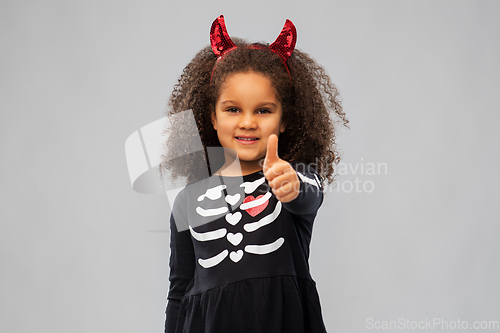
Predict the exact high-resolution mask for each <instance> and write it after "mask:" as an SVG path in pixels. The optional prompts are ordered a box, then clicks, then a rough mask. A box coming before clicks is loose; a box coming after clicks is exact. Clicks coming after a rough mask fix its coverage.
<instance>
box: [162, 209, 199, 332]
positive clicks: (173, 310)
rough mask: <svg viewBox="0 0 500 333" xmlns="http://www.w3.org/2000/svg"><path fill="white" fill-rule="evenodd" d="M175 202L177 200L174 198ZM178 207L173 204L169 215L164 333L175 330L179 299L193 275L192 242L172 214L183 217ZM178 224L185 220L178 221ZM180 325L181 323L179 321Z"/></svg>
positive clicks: (178, 217)
mask: <svg viewBox="0 0 500 333" xmlns="http://www.w3.org/2000/svg"><path fill="white" fill-rule="evenodd" d="M176 202H178V201H177V200H176ZM179 208H180V207H179V206H178V205H175V204H174V208H173V209H172V210H173V211H174V210H176V213H175V214H174V213H173V212H172V214H171V215H170V263H169V266H170V276H169V280H170V288H169V292H168V296H167V299H168V303H167V309H166V319H165V333H173V332H175V330H176V325H177V320H178V315H179V309H180V303H181V299H182V297H183V296H184V294H185V291H186V288H187V286H188V285H189V284H190V283H191V281H192V280H193V277H194V269H195V263H196V262H195V255H194V248H193V242H192V239H191V234H190V232H189V230H183V231H180V232H179V231H178V230H177V224H176V221H175V218H174V215H175V217H176V218H177V219H180V218H184V216H185V215H184V214H182V213H181V211H179V210H178V209H179ZM179 222H180V223H179V225H182V224H184V223H187V221H185V220H184V221H179ZM180 325H182V323H180Z"/></svg>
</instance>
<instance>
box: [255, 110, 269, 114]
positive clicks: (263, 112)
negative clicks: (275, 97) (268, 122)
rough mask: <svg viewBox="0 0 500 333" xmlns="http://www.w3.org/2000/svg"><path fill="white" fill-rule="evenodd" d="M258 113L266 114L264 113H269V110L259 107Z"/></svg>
mask: <svg viewBox="0 0 500 333" xmlns="http://www.w3.org/2000/svg"><path fill="white" fill-rule="evenodd" d="M257 113H258V114H266V113H271V111H270V110H268V109H260V110H259V111H257Z"/></svg>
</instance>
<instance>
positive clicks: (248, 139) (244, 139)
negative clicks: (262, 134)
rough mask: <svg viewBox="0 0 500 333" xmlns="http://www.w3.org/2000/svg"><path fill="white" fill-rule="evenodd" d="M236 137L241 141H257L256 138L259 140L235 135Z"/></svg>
mask: <svg viewBox="0 0 500 333" xmlns="http://www.w3.org/2000/svg"><path fill="white" fill-rule="evenodd" d="M236 139H238V140H243V141H257V140H259V139H258V138H244V137H241V136H237V137H236Z"/></svg>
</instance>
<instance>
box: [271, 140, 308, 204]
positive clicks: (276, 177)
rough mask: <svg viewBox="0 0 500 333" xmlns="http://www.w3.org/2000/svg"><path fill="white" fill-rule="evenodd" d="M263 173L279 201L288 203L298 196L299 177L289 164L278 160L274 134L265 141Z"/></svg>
mask: <svg viewBox="0 0 500 333" xmlns="http://www.w3.org/2000/svg"><path fill="white" fill-rule="evenodd" d="M263 171H264V176H265V177H266V179H267V181H268V182H269V186H270V187H271V190H272V191H273V193H274V195H275V196H276V198H278V200H279V201H281V202H290V201H292V200H293V199H295V198H297V197H298V196H299V193H300V180H299V177H298V176H297V172H295V170H294V169H293V168H292V166H291V165H290V163H288V162H287V161H285V160H282V159H281V158H279V156H278V137H277V136H276V134H271V135H270V136H269V139H268V141H267V152H266V157H265V159H264V167H263Z"/></svg>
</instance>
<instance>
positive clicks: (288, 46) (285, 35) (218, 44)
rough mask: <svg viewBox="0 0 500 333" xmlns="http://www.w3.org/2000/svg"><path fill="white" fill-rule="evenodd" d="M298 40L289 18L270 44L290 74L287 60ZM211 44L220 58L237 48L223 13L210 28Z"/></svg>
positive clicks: (270, 47)
mask: <svg viewBox="0 0 500 333" xmlns="http://www.w3.org/2000/svg"><path fill="white" fill-rule="evenodd" d="M296 42H297V30H296V29H295V26H294V25H293V23H292V21H290V20H288V19H287V20H286V22H285V25H284V26H283V29H281V33H280V34H279V36H278V37H277V38H276V40H275V41H274V42H273V43H272V44H271V45H269V49H270V50H271V51H273V52H274V53H276V54H278V55H279V56H280V57H281V59H282V60H283V63H284V64H285V67H286V70H287V71H288V75H290V71H289V70H288V66H287V65H286V61H287V60H288V58H290V56H291V55H292V53H293V50H294V49H295V43H296ZM210 44H211V45H212V50H213V51H214V53H215V55H216V56H217V57H218V59H221V58H222V57H223V56H224V55H225V54H226V53H228V52H229V51H231V50H233V49H235V48H236V45H235V44H234V43H233V41H232V40H231V38H230V37H229V34H228V33H227V30H226V24H225V23H224V16H223V15H221V16H219V17H217V18H216V19H215V20H214V22H213V23H212V28H211V29H210ZM214 70H215V67H214ZM212 76H213V72H212Z"/></svg>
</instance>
